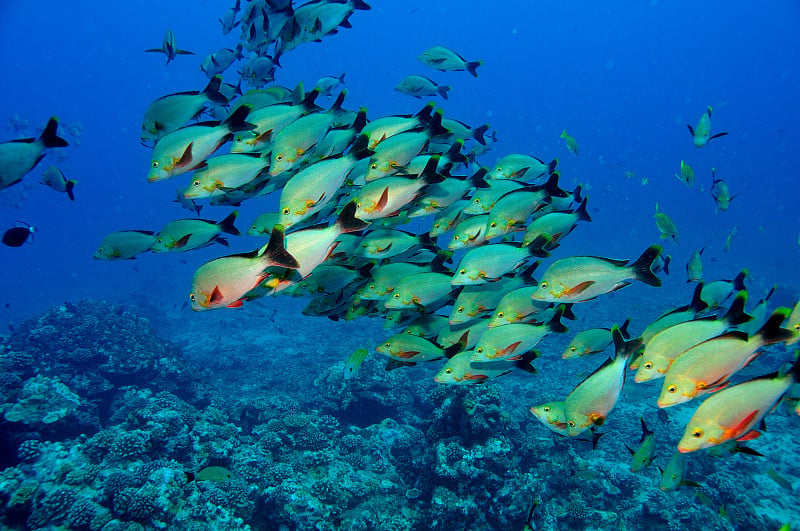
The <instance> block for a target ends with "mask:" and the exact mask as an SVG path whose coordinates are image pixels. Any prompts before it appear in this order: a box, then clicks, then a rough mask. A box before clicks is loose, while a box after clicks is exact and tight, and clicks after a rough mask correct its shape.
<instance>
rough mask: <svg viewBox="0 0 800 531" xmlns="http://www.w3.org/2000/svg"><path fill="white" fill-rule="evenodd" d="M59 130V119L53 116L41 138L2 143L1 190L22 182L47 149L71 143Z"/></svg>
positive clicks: (0, 163)
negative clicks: (59, 133) (62, 136)
mask: <svg viewBox="0 0 800 531" xmlns="http://www.w3.org/2000/svg"><path fill="white" fill-rule="evenodd" d="M57 130H58V119H56V118H55V117H52V118H50V120H49V121H48V122H47V126H46V127H45V128H44V131H42V134H41V135H39V138H23V139H20V140H10V141H8V142H2V143H0V190H2V189H3V188H8V187H9V186H11V185H13V184H16V183H18V182H20V181H21V180H22V178H23V177H25V175H26V174H27V173H28V172H29V171H31V170H32V169H33V168H34V166H36V165H37V164H38V163H39V161H40V160H42V158H44V151H45V149H48V148H57V147H66V146H68V145H69V144H68V143H67V141H66V140H64V139H63V138H61V137H59V136H58V135H57V134H56V133H57Z"/></svg>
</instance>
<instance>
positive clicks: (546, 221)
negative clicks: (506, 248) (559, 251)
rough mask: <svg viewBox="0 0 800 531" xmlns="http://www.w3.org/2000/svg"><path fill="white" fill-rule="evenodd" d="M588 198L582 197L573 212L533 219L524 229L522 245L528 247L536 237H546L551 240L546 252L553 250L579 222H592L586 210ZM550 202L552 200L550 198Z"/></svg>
mask: <svg viewBox="0 0 800 531" xmlns="http://www.w3.org/2000/svg"><path fill="white" fill-rule="evenodd" d="M588 199H589V198H588V197H584V198H583V201H582V202H581V203H580V205H579V206H578V208H576V209H575V210H573V211H556V212H548V213H546V214H544V215H543V216H541V217H538V218H536V219H534V220H533V221H532V222H531V223H530V224H529V225H528V227H527V228H526V229H525V234H523V235H522V244H523V245H528V244H530V242H533V240H535V239H536V238H537V237H539V236H541V235H546V236H549V237H550V238H551V240H550V243H549V244H548V246H547V249H548V250H553V249H555V248H556V247H557V246H558V245H560V242H561V240H562V239H563V238H564V237H566V236H567V235H568V234H569V233H570V232H572V231H573V230H575V227H577V226H578V223H579V222H581V221H586V222H590V221H592V218H591V216H589V212H588V211H587V210H586V204H587V201H588ZM551 202H552V198H551Z"/></svg>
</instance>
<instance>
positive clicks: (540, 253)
mask: <svg viewBox="0 0 800 531" xmlns="http://www.w3.org/2000/svg"><path fill="white" fill-rule="evenodd" d="M552 241H553V237H552V236H550V235H549V234H540V235H539V236H537V237H536V239H535V240H533V241H532V242H531V243H529V244H528V252H529V253H530V254H531V255H532V256H536V257H538V258H547V257H548V256H550V253H549V252H547V250H546V249H545V247H547V246H548V245H549V244H550V242H552Z"/></svg>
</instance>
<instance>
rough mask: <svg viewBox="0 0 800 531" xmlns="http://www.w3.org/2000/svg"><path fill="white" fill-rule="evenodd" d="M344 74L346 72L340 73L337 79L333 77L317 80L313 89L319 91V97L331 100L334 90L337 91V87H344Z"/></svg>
mask: <svg viewBox="0 0 800 531" xmlns="http://www.w3.org/2000/svg"><path fill="white" fill-rule="evenodd" d="M345 74H346V72H342V74H341V75H340V76H339V77H334V76H325V77H321V78H319V79H318V80H317V82H316V84H315V85H314V88H315V89H318V90H319V94H320V96H325V97H326V98H331V97H333V92H334V91H335V90H336V89H338V88H339V87H344V75H345Z"/></svg>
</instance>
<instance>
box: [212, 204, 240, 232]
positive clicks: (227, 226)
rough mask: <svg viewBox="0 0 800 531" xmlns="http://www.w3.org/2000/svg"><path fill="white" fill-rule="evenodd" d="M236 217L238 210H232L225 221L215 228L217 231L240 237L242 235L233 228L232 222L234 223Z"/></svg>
mask: <svg viewBox="0 0 800 531" xmlns="http://www.w3.org/2000/svg"><path fill="white" fill-rule="evenodd" d="M238 215H239V211H238V210H234V211H233V212H231V213H230V214H228V216H227V217H226V218H225V219H223V220H222V221H220V222H219V223H217V227H219V230H221V231H222V232H225V233H227V234H232V235H234V236H241V234H242V233H241V232H239V229H237V228H236V227H234V226H233V222H234V221H236V217H237V216H238Z"/></svg>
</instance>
